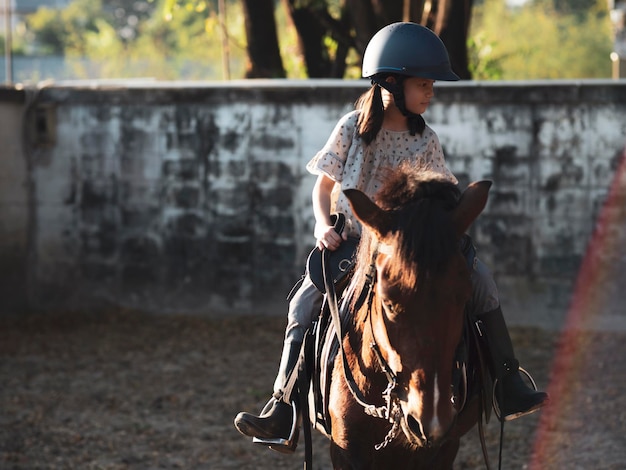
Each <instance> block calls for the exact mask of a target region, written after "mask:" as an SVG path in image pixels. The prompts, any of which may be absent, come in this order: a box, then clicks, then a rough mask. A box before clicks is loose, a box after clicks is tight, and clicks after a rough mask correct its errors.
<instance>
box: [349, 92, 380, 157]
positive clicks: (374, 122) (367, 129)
mask: <svg viewBox="0 0 626 470" xmlns="http://www.w3.org/2000/svg"><path fill="white" fill-rule="evenodd" d="M355 107H356V109H360V110H361V113H360V114H359V119H358V121H357V126H358V129H359V136H360V137H361V139H362V140H363V142H365V144H366V145H369V144H371V143H372V141H373V140H374V139H375V138H376V135H377V134H378V132H379V131H380V129H381V128H382V127H383V118H384V117H385V108H384V107H383V97H382V93H381V91H380V87H379V86H378V85H375V84H373V85H372V86H371V87H370V89H369V90H367V91H366V92H365V93H363V94H362V95H361V96H360V97H359V99H358V100H357V101H356V104H355Z"/></svg>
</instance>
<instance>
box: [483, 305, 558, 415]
mask: <svg viewBox="0 0 626 470" xmlns="http://www.w3.org/2000/svg"><path fill="white" fill-rule="evenodd" d="M477 318H478V327H479V329H480V332H481V335H482V336H483V338H485V344H486V345H487V349H488V356H489V359H490V368H491V374H492V376H493V377H494V379H497V385H496V389H495V396H496V400H497V404H498V408H499V409H500V413H499V414H500V419H504V420H506V421H511V420H513V419H516V418H519V417H520V416H524V415H527V414H530V413H532V412H534V411H537V410H538V409H539V408H541V407H542V406H543V405H544V404H545V403H546V402H547V400H548V394H547V393H545V392H539V391H537V390H534V389H532V388H530V387H529V386H528V385H526V382H525V381H524V379H522V377H521V376H520V372H519V361H518V360H517V359H516V358H515V354H514V353H513V344H512V342H511V337H510V336H509V331H508V329H507V327H506V323H505V321H504V317H503V316H502V310H501V309H500V307H498V308H497V309H495V310H492V311H491V312H487V313H483V314H481V315H478V316H477Z"/></svg>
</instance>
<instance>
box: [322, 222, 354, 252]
mask: <svg viewBox="0 0 626 470" xmlns="http://www.w3.org/2000/svg"><path fill="white" fill-rule="evenodd" d="M314 235H315V238H316V239H317V243H316V246H317V247H318V248H319V249H320V250H323V249H324V248H328V249H329V250H330V251H335V250H336V249H337V248H339V245H341V242H342V241H344V240H347V239H348V234H347V233H346V232H345V231H344V232H343V233H342V234H341V235H340V234H338V233H337V232H335V228H334V227H333V226H332V225H325V224H324V225H322V224H315V232H314Z"/></svg>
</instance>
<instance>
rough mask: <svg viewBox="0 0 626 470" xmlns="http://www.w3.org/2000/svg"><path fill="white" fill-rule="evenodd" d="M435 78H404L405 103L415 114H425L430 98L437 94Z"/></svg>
mask: <svg viewBox="0 0 626 470" xmlns="http://www.w3.org/2000/svg"><path fill="white" fill-rule="evenodd" d="M434 84H435V81H434V80H429V79H426V78H419V77H409V78H407V79H405V80H404V103H405V105H406V108H407V109H408V110H409V111H411V112H412V113H415V114H423V113H424V112H425V111H426V109H428V105H430V100H431V99H432V98H433V97H434V96H435V92H434V89H433V85H434Z"/></svg>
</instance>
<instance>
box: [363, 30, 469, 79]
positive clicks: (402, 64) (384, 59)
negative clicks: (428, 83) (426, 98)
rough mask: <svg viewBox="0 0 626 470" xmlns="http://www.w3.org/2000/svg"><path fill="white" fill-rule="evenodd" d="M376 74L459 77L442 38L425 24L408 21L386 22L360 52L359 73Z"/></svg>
mask: <svg viewBox="0 0 626 470" xmlns="http://www.w3.org/2000/svg"><path fill="white" fill-rule="evenodd" d="M377 74H385V75H388V74H398V75H406V76H410V77H420V78H427V79H431V80H445V81H456V80H459V77H458V76H457V74H455V73H454V72H453V71H452V68H451V66H450V59H449V57H448V51H447V50H446V46H444V44H443V42H442V41H441V39H439V37H438V36H437V35H436V34H435V33H433V32H432V31H431V30H430V29H428V28H426V27H425V26H421V25H419V24H416V23H410V22H400V23H393V24H390V25H387V26H385V27H384V28H382V29H381V30H380V31H378V32H377V33H376V34H375V35H374V36H373V37H372V39H370V42H369V43H368V45H367V47H366V48H365V53H364V54H363V68H362V76H363V77H365V78H372V77H373V76H375V75H377Z"/></svg>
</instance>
